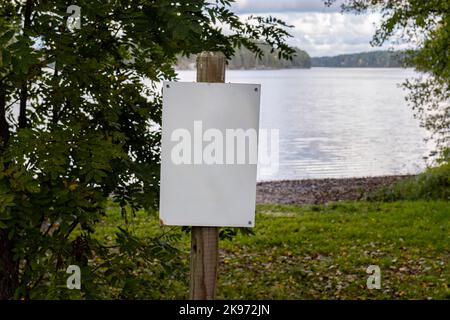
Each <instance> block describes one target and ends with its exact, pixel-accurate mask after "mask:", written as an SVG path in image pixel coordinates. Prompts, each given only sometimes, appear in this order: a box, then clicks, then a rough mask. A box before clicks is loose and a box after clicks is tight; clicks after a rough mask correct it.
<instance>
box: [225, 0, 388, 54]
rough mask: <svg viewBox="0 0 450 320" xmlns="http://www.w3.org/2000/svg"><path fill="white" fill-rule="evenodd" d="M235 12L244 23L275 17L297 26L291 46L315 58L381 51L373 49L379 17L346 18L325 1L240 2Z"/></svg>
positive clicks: (237, 2)
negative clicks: (256, 17) (251, 17)
mask: <svg viewBox="0 0 450 320" xmlns="http://www.w3.org/2000/svg"><path fill="white" fill-rule="evenodd" d="M233 11H234V12H235V13H237V14H239V16H241V17H242V18H244V19H245V18H246V17H247V16H249V15H251V14H257V15H263V16H265V15H271V16H274V17H277V18H280V19H282V20H284V21H285V22H287V23H288V24H290V25H293V26H294V28H293V29H292V30H291V31H290V33H291V34H292V35H293V38H290V39H289V40H288V43H289V44H290V45H293V46H296V47H299V48H300V49H303V50H306V51H307V52H308V53H309V54H310V55H311V56H312V57H318V56H333V55H337V54H345V53H356V52H362V51H373V50H380V48H379V47H372V46H371V45H370V40H371V39H372V36H373V34H374V33H375V30H376V26H377V24H379V23H380V21H381V16H380V14H379V13H370V14H365V15H354V14H350V13H345V14H343V13H341V12H340V8H339V6H338V5H336V4H335V5H333V6H332V7H331V8H329V7H326V6H325V5H324V4H323V0H236V3H235V4H234V5H233ZM388 48H390V47H389V45H386V46H384V47H383V48H381V49H388Z"/></svg>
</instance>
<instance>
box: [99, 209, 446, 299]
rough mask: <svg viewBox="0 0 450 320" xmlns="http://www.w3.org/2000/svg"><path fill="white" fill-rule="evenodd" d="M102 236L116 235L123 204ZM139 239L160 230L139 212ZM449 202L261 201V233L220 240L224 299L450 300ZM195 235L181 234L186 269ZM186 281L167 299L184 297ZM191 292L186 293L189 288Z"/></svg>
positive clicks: (134, 222)
mask: <svg viewBox="0 0 450 320" xmlns="http://www.w3.org/2000/svg"><path fill="white" fill-rule="evenodd" d="M110 213H111V214H110V215H109V216H110V218H109V220H107V222H106V223H104V224H102V226H101V227H100V228H99V229H98V231H97V237H99V238H100V239H105V237H111V236H113V232H114V230H115V229H114V228H115V226H117V224H120V223H123V219H122V218H121V216H120V212H119V209H117V208H111V209H110ZM129 220H130V222H129V228H130V229H131V230H133V231H134V232H135V234H136V235H137V236H138V237H151V236H155V235H157V234H159V233H161V231H163V232H168V231H169V230H170V231H169V232H177V233H179V232H181V231H180V228H169V227H165V228H161V227H159V225H158V222H157V221H158V219H157V218H156V217H154V216H148V215H147V214H146V213H144V212H139V213H138V214H137V215H136V217H134V218H130V219H129ZM449 222H450V202H448V201H447V202H446V201H402V202H393V203H381V202H380V203H378V202H346V203H332V204H328V205H325V206H305V207H297V206H284V205H283V206H281V205H260V206H258V207H257V220H256V228H255V229H254V232H255V235H253V236H247V235H242V234H238V235H237V236H236V237H235V238H234V239H233V240H223V241H221V243H220V247H221V253H220V267H219V283H218V298H223V299H244V298H245V299H368V298H369V299H427V298H433V299H450V270H449V267H450V228H449V224H450V223H449ZM189 241H190V237H189V235H187V234H184V235H183V236H182V237H181V241H180V244H179V246H180V249H181V250H182V255H181V256H180V259H182V261H183V263H184V264H186V266H188V262H189ZM369 265H378V266H379V267H380V269H381V289H380V290H377V289H373V290H369V289H367V288H366V281H367V277H368V276H369V275H368V274H367V273H366V268H367V267H368V266H369ZM187 279H188V275H187V274H186V277H185V278H184V279H180V280H179V281H177V280H174V285H173V290H170V292H167V295H166V297H167V298H181V299H182V298H186V294H187V292H186V291H187V290H188V287H187ZM185 290H186V291H185Z"/></svg>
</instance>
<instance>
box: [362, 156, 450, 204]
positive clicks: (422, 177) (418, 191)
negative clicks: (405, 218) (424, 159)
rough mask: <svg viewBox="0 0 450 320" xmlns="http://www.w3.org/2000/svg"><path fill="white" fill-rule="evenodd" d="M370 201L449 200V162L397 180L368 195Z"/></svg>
mask: <svg viewBox="0 0 450 320" xmlns="http://www.w3.org/2000/svg"><path fill="white" fill-rule="evenodd" d="M368 199H369V200H372V201H396V200H419V199H426V200H431V199H442V200H450V163H449V162H445V163H443V164H441V165H440V166H438V167H434V168H428V169H427V170H426V171H425V172H423V173H421V174H419V175H417V176H415V177H411V178H410V179H406V180H403V181H400V182H397V183H396V184H394V185H393V186H390V187H387V188H384V189H381V190H380V191H377V192H375V193H374V194H372V195H370V196H369V198H368Z"/></svg>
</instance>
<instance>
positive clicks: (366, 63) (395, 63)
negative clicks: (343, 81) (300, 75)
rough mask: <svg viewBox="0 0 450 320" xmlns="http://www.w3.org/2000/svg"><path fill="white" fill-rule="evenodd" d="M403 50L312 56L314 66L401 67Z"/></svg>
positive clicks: (403, 55) (402, 64)
mask: <svg viewBox="0 0 450 320" xmlns="http://www.w3.org/2000/svg"><path fill="white" fill-rule="evenodd" d="M404 60H405V53H404V52H402V51H397V52H395V51H372V52H361V53H354V54H342V55H337V56H334V57H317V58H312V59H311V63H312V66H313V67H327V68H328V67H331V68H400V67H403V66H404Z"/></svg>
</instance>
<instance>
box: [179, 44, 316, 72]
mask: <svg viewBox="0 0 450 320" xmlns="http://www.w3.org/2000/svg"><path fill="white" fill-rule="evenodd" d="M259 47H260V48H261V50H262V51H263V53H264V54H263V55H262V56H261V57H260V58H258V57H257V56H256V55H255V53H253V52H251V51H250V50H248V49H247V48H244V47H241V48H237V49H236V50H235V53H234V55H233V57H232V58H231V59H229V60H228V65H227V68H228V69H287V68H311V58H310V56H309V54H308V53H307V52H306V51H303V50H301V49H299V48H294V49H295V56H294V57H293V58H292V60H286V59H279V58H278V52H277V51H274V52H270V51H271V49H270V47H269V46H267V45H260V46H259ZM195 60H196V56H195V55H191V56H190V57H180V58H179V59H178V62H177V65H176V68H177V69H194V68H195Z"/></svg>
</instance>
